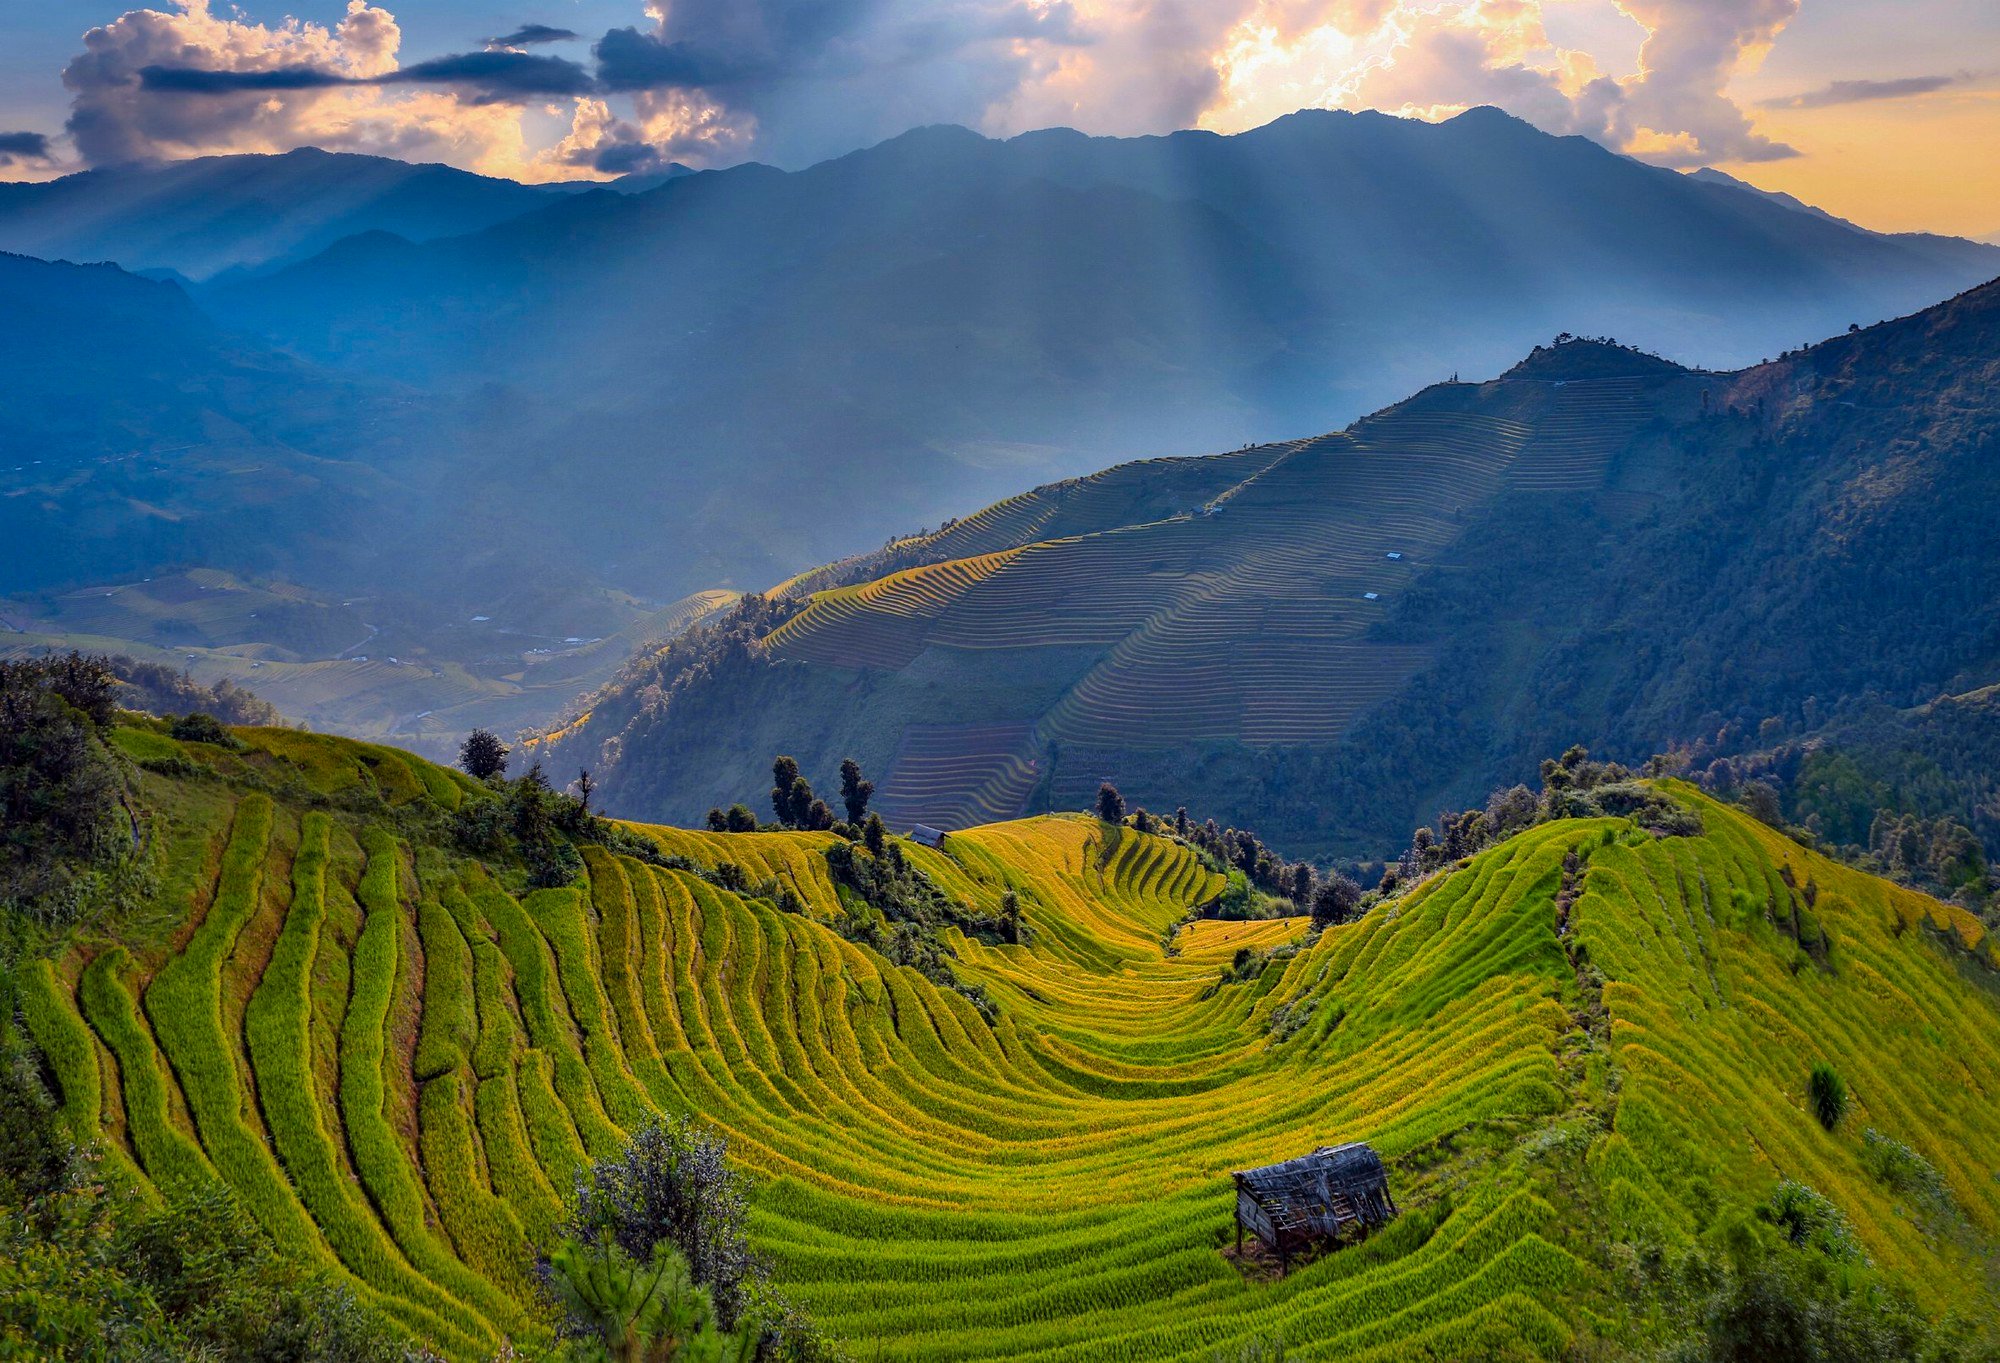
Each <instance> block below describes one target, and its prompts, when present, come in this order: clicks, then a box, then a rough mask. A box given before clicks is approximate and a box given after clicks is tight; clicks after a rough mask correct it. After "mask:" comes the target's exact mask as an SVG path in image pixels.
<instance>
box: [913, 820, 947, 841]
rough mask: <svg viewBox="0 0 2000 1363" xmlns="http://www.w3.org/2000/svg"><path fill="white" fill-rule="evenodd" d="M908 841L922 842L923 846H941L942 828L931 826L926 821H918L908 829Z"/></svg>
mask: <svg viewBox="0 0 2000 1363" xmlns="http://www.w3.org/2000/svg"><path fill="white" fill-rule="evenodd" d="M910 841H911V842H916V843H922V844H923V845H924V846H925V847H943V846H944V830H943V829H942V828H932V827H931V826H930V825H929V824H927V823H920V824H918V825H917V826H916V827H915V828H912V829H911V830H910Z"/></svg>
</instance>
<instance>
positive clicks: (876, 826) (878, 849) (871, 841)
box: [861, 814, 889, 857]
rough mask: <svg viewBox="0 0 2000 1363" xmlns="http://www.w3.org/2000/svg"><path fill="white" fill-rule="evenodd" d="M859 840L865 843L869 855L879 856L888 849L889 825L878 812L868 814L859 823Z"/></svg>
mask: <svg viewBox="0 0 2000 1363" xmlns="http://www.w3.org/2000/svg"><path fill="white" fill-rule="evenodd" d="M861 841H862V842H864V843H865V844H867V847H868V851H869V854H870V855H871V856H877V857H879V856H881V855H882V854H883V853H884V852H885V851H887V850H888V845H889V827H888V825H887V824H885V823H883V822H882V816H881V815H880V814H870V815H869V816H868V819H867V822H865V823H863V824H862V825H861Z"/></svg>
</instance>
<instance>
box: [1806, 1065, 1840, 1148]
mask: <svg viewBox="0 0 2000 1363" xmlns="http://www.w3.org/2000/svg"><path fill="white" fill-rule="evenodd" d="M1806 1100H1807V1101H1808V1102H1809V1103H1811V1104H1812V1111H1813V1116H1815V1117H1817V1118H1818V1119H1819V1124H1820V1125H1821V1126H1823V1127H1825V1128H1826V1129H1827V1130H1828V1131H1831V1130H1833V1129H1834V1128H1835V1127H1836V1126H1839V1125H1840V1119H1841V1118H1842V1117H1844V1116H1846V1115H1847V1084H1846V1083H1845V1082H1844V1081H1843V1080H1842V1079H1841V1077H1840V1075H1839V1074H1837V1073H1835V1071H1834V1068H1833V1066H1831V1065H1829V1064H1827V1063H1826V1062H1825V1061H1824V1060H1821V1061H1818V1062H1816V1063H1815V1064H1814V1065H1813V1067H1812V1073H1811V1074H1810V1075H1809V1076H1808V1077H1807V1079H1806Z"/></svg>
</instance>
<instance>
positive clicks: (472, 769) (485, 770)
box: [458, 729, 508, 781]
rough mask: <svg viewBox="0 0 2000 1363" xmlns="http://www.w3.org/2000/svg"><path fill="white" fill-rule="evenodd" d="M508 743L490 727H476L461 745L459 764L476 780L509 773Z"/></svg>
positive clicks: (489, 778) (487, 779) (484, 779)
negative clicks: (501, 739) (502, 740)
mask: <svg viewBox="0 0 2000 1363" xmlns="http://www.w3.org/2000/svg"><path fill="white" fill-rule="evenodd" d="M507 751H508V749H507V745H506V744H505V743H502V742H501V741H500V739H499V736H498V735H497V734H495V733H493V732H492V731H491V730H490V729H474V730H473V731H472V732H471V733H469V734H467V735H466V736H465V742H464V743H462V744H461V745H459V749H458V765H459V766H461V767H463V768H465V770H466V772H467V773H468V774H469V775H471V777H472V778H473V779H474V780H476V781H490V780H492V779H493V778H494V777H496V776H504V775H506V774H507Z"/></svg>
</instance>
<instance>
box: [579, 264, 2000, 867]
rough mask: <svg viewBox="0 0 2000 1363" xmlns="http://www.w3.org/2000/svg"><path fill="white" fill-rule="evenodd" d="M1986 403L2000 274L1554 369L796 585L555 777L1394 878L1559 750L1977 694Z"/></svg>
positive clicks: (625, 684) (1023, 505)
mask: <svg viewBox="0 0 2000 1363" xmlns="http://www.w3.org/2000/svg"><path fill="white" fill-rule="evenodd" d="M1996 376H2000V286H1989V287H1987V288H1984V289H1980V290H1975V291H1974V292H1972V293H1969V294H1967V295H1965V296H1963V297H1961V298H1958V299H1956V300H1953V301H1952V302H1950V303H1948V304H1944V305H1941V306H1939V307H1938V308H1935V309H1932V310H1931V311H1929V312H1926V313H1922V314H1918V315H1916V316H1913V317H1911V318H1908V319H1905V320H1903V321H1899V322H1895V323H1891V324H1888V325H1885V326H1881V327H1876V328H1872V329H1870V330H1868V331H1865V332H1858V333H1855V334H1851V335H1845V336H1842V337H1840V338H1839V339H1837V340H1833V341H1829V342H1827V343H1825V344H1823V345H1820V346H1817V347H1814V348H1812V349H1810V350H1807V351H1803V352H1799V353H1797V354H1795V355H1792V356H1790V357H1787V358H1785V359H1783V360H1781V361H1779V362H1776V363H1774V364H1770V365H1765V366H1760V367H1758V368H1754V369H1750V370H1746V371H1742V372H1740V373H1736V374H1709V373H1697V372H1691V371H1686V370H1681V369H1679V368H1678V367H1676V366H1673V365H1671V364H1668V363H1665V362H1663V361H1659V360H1657V359H1653V358H1650V357H1646V356H1642V355H1638V354H1635V353H1634V352H1631V351H1627V350H1622V349H1618V348H1615V347H1609V346H1605V345H1602V344H1597V343H1587V342H1570V343H1566V344H1562V345H1558V346H1556V347H1553V348H1545V349H1541V350H1538V351H1537V352H1536V353H1535V354H1533V355H1532V356H1530V358H1529V359H1528V360H1527V361H1525V362H1524V363H1523V364H1521V365H1519V366H1516V367H1515V368H1514V369H1512V370H1510V371H1508V372H1507V373H1506V374H1504V375H1502V376H1501V377H1500V378H1499V379H1496V380H1493V381H1491V382H1488V383H1483V384H1471V383H1455V384H1445V385H1439V386H1436V387H1433V388H1430V389H1427V390H1425V391H1424V392H1422V393H1420V394H1419V395H1417V396H1416V397H1414V398H1412V399H1410V400H1408V401H1407V402H1404V403H1400V404H1398V405H1396V406H1394V407H1392V408H1389V409H1387V410H1385V411H1383V412H1381V413H1378V414H1376V415H1375V416H1372V417H1370V418H1368V419H1367V420H1365V421H1362V422H1360V423H1358V424H1356V425H1355V426H1353V427H1352V428H1350V429H1349V430H1348V431H1345V432H1338V433H1335V434H1332V435H1328V436H1322V437H1319V438H1317V439H1313V440H1306V441H1298V442H1293V443H1290V444H1287V445H1277V446H1264V447H1258V448H1257V449H1254V450H1250V451H1241V452H1238V453H1234V454H1230V455H1224V456H1218V457H1216V458H1214V459H1211V460H1191V461H1172V462H1152V463H1141V464H1134V465H1126V466H1121V467H1119V468H1116V469H1112V470H1108V471H1106V472H1105V473H1103V474H1099V475H1096V476H1094V477H1093V478H1090V479H1085V480H1080V481H1077V482H1072V483H1068V484H1061V485H1056V486H1053V487H1050V488H1045V489H1041V490H1039V491H1037V492H1036V493H1033V494H1030V495H1029V496H1027V497H1025V498H1016V499H1013V500H1011V501H1008V502H1003V503H1000V504H998V505H996V506H995V507H994V508H992V509H991V510H989V511H987V512H983V513H981V514H980V515H978V516H974V517H972V518H970V519H968V520H967V521H965V522H963V523H960V524H958V525H955V526H953V527H951V528H950V529H948V530H947V531H945V532H943V533H941V534H939V535H935V536H931V537H928V538H919V539H916V540H911V541H907V542H904V543H903V544H902V545H901V546H900V547H899V548H898V549H897V550H896V551H895V554H893V555H891V556H890V557H888V558H885V559H880V560H863V561H860V562H859V563H857V564H854V565H849V566H848V568H847V569H846V570H844V574H843V575H842V576H840V577H839V578H838V579H837V580H839V581H844V582H847V583H848V584H849V585H845V586H839V587H836V588H834V589H832V590H824V591H816V592H815V589H817V588H820V587H823V586H826V585H828V581H829V579H827V578H826V577H824V576H820V577H814V576H810V575H809V576H807V577H805V578H803V579H799V580H797V581H796V582H794V583H791V584H788V585H787V586H786V587H785V588H783V589H782V591H781V595H783V596H787V597H794V598H798V602H797V607H796V613H795V614H794V615H793V616H792V618H789V619H787V620H785V621H784V622H783V623H782V625H781V626H780V627H778V628H776V629H775V630H768V631H767V634H768V637H766V638H764V640H763V643H762V646H761V648H760V649H757V650H755V651H754V652H753V653H752V654H749V655H742V658H743V660H742V661H741V662H740V663H737V664H735V665H732V667H731V668H729V669H728V670H727V671H726V673H725V672H720V671H713V670H711V671H707V672H701V673H699V674H696V673H690V674H689V680H688V681H687V682H686V683H685V684H683V683H682V682H681V681H679V680H677V679H676V676H675V674H674V672H673V671H671V670H668V669H669V668H670V667H674V668H678V667H685V666H687V659H686V657H685V656H684V655H682V654H676V655H672V656H670V657H668V656H663V657H655V658H649V659H642V660H640V661H638V662H637V663H636V664H635V666H634V667H633V669H631V671H630V672H629V674H628V675H627V677H626V678H624V679H623V680H622V681H621V682H620V683H619V684H618V685H616V686H614V687H613V688H611V689H610V690H608V691H607V692H605V693H603V694H600V695H598V696H595V697H592V698H590V699H589V700H588V701H587V702H585V703H584V705H583V706H582V707H580V708H581V709H587V711H588V718H587V719H585V720H583V721H582V722H581V723H579V724H576V725H574V726H572V727H570V728H569V729H566V730H565V731H564V733H563V734H562V736H561V739H560V741H559V742H558V743H557V744H556V745H555V749H554V755H555V757H556V759H557V760H558V761H559V762H561V763H562V764H565V765H567V764H571V763H574V762H584V763H586V764H589V765H591V766H592V768H593V770H595V771H597V772H598V774H599V775H600V777H601V779H602V780H603V781H604V788H605V791H606V795H607V798H608V799H610V800H612V801H613V802H614V807H617V808H621V809H624V810H628V811H630V812H632V813H634V814H645V815H650V816H666V817H676V818H682V819H691V818H694V817H696V816H698V815H699V814H700V812H701V811H702V810H703V809H705V808H707V807H708V806H709V805H711V804H718V803H719V804H724V805H726V804H728V803H730V802H731V801H732V800H734V799H738V798H742V797H743V796H744V794H745V793H746V792H749V791H754V790H757V789H760V788H761V782H760V777H761V774H762V771H763V769H764V766H765V764H767V763H768V761H769V758H770V755H771V754H772V753H774V752H787V753H791V754H793V755H795V756H796V757H798V758H799V759H800V761H801V762H802V764H804V766H805V769H806V771H807V773H808V775H809V776H811V777H813V778H814V779H816V780H819V781H825V780H827V779H830V773H831V772H832V770H833V769H834V767H835V766H836V765H837V764H838V762H839V761H840V759H841V758H842V757H843V756H847V755H853V756H856V757H858V758H859V759H860V760H861V761H862V762H863V764H864V766H867V767H868V768H869V769H870V771H871V772H873V773H874V774H875V775H876V776H877V778H878V782H879V784H880V786H881V792H882V794H881V799H882V803H883V806H884V808H885V810H887V811H889V812H891V813H893V814H894V815H895V816H896V817H897V818H898V819H899V820H908V821H916V820H922V821H926V822H934V823H941V824H944V825H951V824H955V823H963V822H977V821H982V820H984V819H989V818H994V817H1006V816H1010V815H1013V814H1016V813H1019V812H1021V811H1022V810H1024V809H1041V808H1044V807H1048V806H1049V805H1050V804H1051V803H1052V804H1053V805H1054V806H1055V807H1061V808H1079V807H1082V806H1083V805H1084V804H1086V803H1087V802H1088V801H1089V799H1090V798H1091V795H1092V793H1093V792H1094V791H1095V790H1096V787H1097V783H1098V782H1099V781H1100V780H1101V779H1104V778H1106V777H1110V778H1113V779H1115V780H1116V781H1117V782H1118V783H1119V785H1120V786H1121V787H1122V788H1123V789H1124V790H1125V792H1126V794H1127V796H1128V797H1130V798H1134V799H1136V800H1137V801H1138V802H1140V803H1143V804H1147V805H1150V806H1151V807H1153V808H1156V809H1158V808H1171V807H1172V803H1187V804H1189V805H1190V806H1191V807H1193V808H1195V809H1197V810H1199V811H1201V812H1203V813H1212V814H1213V815H1214V816H1215V817H1217V818H1221V819H1226V820H1230V821H1233V822H1235V823H1237V824H1239V825H1240V826H1246V827H1255V828H1257V829H1258V830H1259V831H1260V832H1262V833H1264V834H1265V835H1266V836H1267V837H1269V838H1272V839H1274V840H1275V841H1276V842H1277V843H1278V845H1280V846H1284V847H1287V848H1288V850H1292V851H1294V852H1295V853H1296V852H1315V853H1325V852H1329V851H1331V852H1338V853H1341V854H1345V855H1350V856H1360V857H1369V856H1377V857H1379V856H1383V855H1387V854H1390V853H1391V852H1393V850H1394V849H1395V848H1397V847H1400V846H1401V845H1402V842H1403V839H1404V837H1405V835H1406V832H1407V830H1408V829H1409V827H1410V826H1411V825H1412V824H1413V823H1417V822H1428V821H1429V819H1430V818H1431V816H1432V815H1433V814H1435V813H1436V811H1437V809H1438V808H1439V806H1440V805H1442V804H1445V803H1446V802H1449V801H1452V800H1467V799H1473V798H1478V797H1480V796H1482V795H1483V793H1484V792H1485V791H1486V790H1488V789H1490V788H1491V787H1492V786H1493V785H1495V784H1504V783H1505V782H1508V781H1513V780H1518V779H1523V778H1525V777H1526V776H1528V775H1530V774H1531V773H1532V771H1533V769H1534V765H1535V763H1537V762H1538V761H1539V760H1540V758H1541V757H1542V756H1544V755H1546V754H1547V753H1549V752H1553V751H1558V750H1560V749H1561V748H1562V747H1564V746H1566V744H1567V742H1568V741H1569V740H1570V739H1572V738H1581V739H1583V740H1585V741H1587V742H1588V743H1590V744H1591V745H1592V746H1593V747H1596V748H1599V749H1608V750H1610V751H1612V752H1614V753H1616V754H1617V755H1619V756H1621V757H1623V758H1625V759H1627V760H1631V761H1639V760H1643V759H1644V758H1645V757H1646V756H1648V755H1649V754H1650V753H1652V752H1656V751H1661V750H1664V749H1665V748H1667V747H1668V746H1670V745H1671V744H1673V743H1675V742H1687V741H1691V740H1693V739H1695V738H1697V737H1703V736H1707V737H1710V738H1713V737H1714V736H1715V735H1716V734H1717V733H1718V731H1722V730H1726V729H1729V728H1730V727H1731V726H1734V727H1735V729H1736V731H1738V732H1744V733H1747V732H1748V731H1752V730H1754V729H1755V728H1756V727H1757V725H1758V724H1759V723H1760V722H1761V721H1762V720H1764V719H1765V718H1767V717H1771V716H1780V717H1783V716H1797V715H1800V714H1802V713H1803V709H1802V707H1805V706H1806V705H1807V703H1808V701H1809V700H1812V702H1813V703H1814V704H1816V705H1817V706H1819V707H1821V708H1822V709H1825V708H1827V707H1831V706H1833V705H1835V704H1836V703H1837V702H1838V701H1839V700H1840V699H1841V698H1842V697H1856V698H1859V697H1862V696H1864V695H1867V694H1871V693H1872V694H1874V695H1876V696H1879V697H1881V698H1884V699H1888V700H1890V701H1891V702H1892V703H1897V704H1906V705H1907V704H1915V703H1918V702H1919V701H1922V700H1927V699H1929V698H1930V697H1931V696H1933V695H1935V694H1937V693H1938V692H1939V691H1940V690H1964V689H1969V688H1970V687H1973V686H1978V685H1984V684H1987V683H1990V682H1991V681H1993V680H1995V679H1996V678H1997V677H2000V634H1996V633H1995V629H1996V626H1995V623H1994V611H1995V610H1996V609H2000V606H1996V602H1995V599H1994V597H1993V594H1992V591H1991V584H1992V582H1993V581H1994V580H1996V579H1995V574H1996V573H2000V560H1996V559H1995V549H1994V544H1993V541H1992V539H1991V537H1988V536H1983V535H1979V534H1976V533H1970V532H1969V527H1970V526H1971V525H1974V524H1977V523H1979V521H1980V520H1981V518H1982V517H1984V516H1986V515H1988V514H1989V513H1990V512H1991V510H1992V509H1993V508H1994V507H1995V506H2000V485H1996V484H1995V482H1994V464H1993V460H1992V458H1991V449H1992V441H1993V432H1994V431H1995V430H1996V429H2000V411H1996V408H1995V398H1994V393H1995V391H1996V390H1995V388H1994V386H1993V384H1994V380H1995V378H1996ZM1141 489H1145V490H1146V492H1145V493H1144V494H1143V495H1142V494H1141V493H1140V490H1141ZM1071 507H1075V508H1078V509H1077V510H1076V511H1070V510H1067V509H1066V508H1071ZM1058 509H1064V510H1062V511H1061V514H1060V515H1058ZM885 573H886V575H885ZM809 593H812V594H810V595H809ZM732 656H733V657H734V656H737V655H732ZM1815 698H1816V699H1815ZM724 713H728V714H736V715H740V716H743V717H744V718H743V719H742V720H741V721H740V722H738V723H733V724H729V725H723V724H719V723H718V722H717V718H718V716H719V715H721V714H724Z"/></svg>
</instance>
